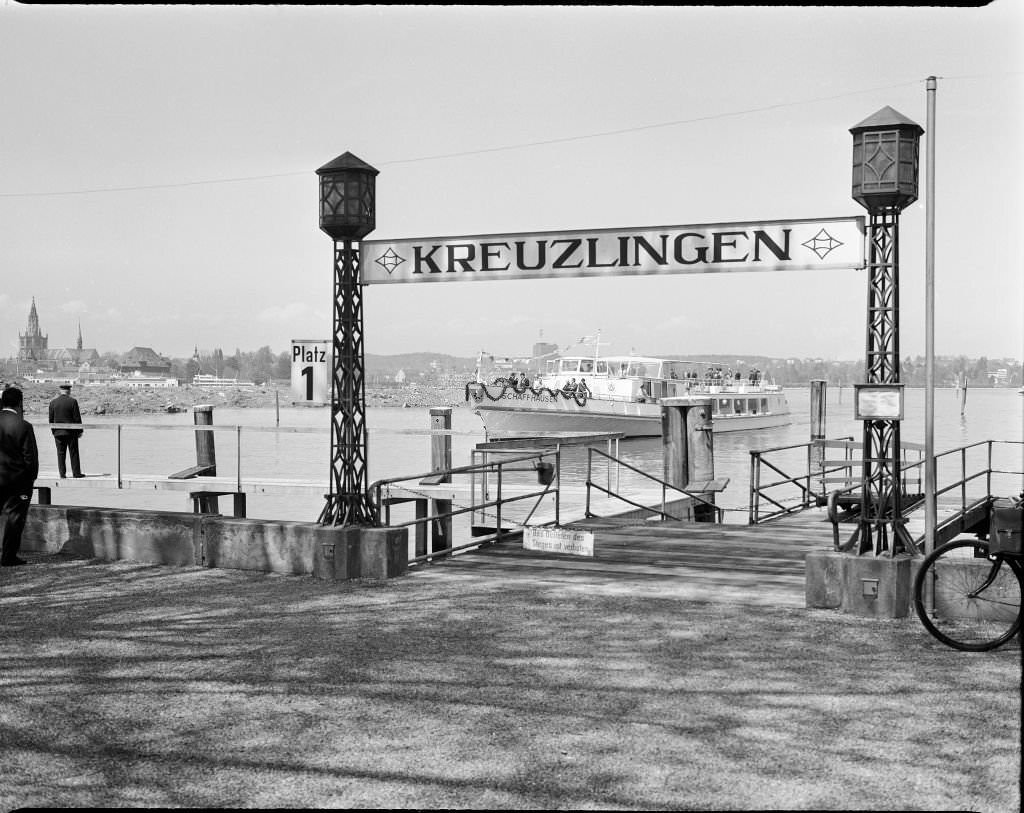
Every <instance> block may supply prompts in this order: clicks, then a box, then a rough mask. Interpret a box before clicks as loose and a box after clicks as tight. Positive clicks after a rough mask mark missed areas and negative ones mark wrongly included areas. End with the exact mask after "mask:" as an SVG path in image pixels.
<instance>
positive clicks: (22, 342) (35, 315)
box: [17, 297, 100, 378]
mask: <svg viewBox="0 0 1024 813" xmlns="http://www.w3.org/2000/svg"><path fill="white" fill-rule="evenodd" d="M17 361H18V366H19V367H22V366H24V367H25V368H28V369H32V370H34V371H43V372H57V373H66V372H73V371H76V370H79V369H81V368H82V367H83V365H87V366H88V367H96V366H97V365H98V364H99V361H100V354H99V352H97V351H96V349H95V348H92V347H83V343H82V323H81V322H79V323H78V341H77V343H76V345H75V346H74V347H50V346H49V336H48V335H47V334H45V333H43V331H42V330H41V329H40V327H39V312H38V311H37V310H36V300H35V297H32V307H31V308H29V312H28V326H27V327H26V329H25V332H24V333H19V334H18V358H17ZM64 377H65V378H66V376H64Z"/></svg>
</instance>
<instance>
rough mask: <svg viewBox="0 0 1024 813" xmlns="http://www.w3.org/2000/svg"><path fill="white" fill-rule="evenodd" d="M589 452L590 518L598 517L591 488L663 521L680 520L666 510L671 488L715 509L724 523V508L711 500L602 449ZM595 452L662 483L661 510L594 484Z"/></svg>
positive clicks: (588, 513) (718, 517)
mask: <svg viewBox="0 0 1024 813" xmlns="http://www.w3.org/2000/svg"><path fill="white" fill-rule="evenodd" d="M587 451H588V452H589V454H588V456H587V482H586V487H587V505H586V509H585V513H586V515H587V516H588V517H595V516H597V515H596V514H593V513H591V511H590V489H591V488H596V489H597V490H598V491H601V492H603V493H605V494H607V495H608V496H609V497H614V498H615V499H617V500H621V501H622V502H624V503H628V504H629V505H632V506H634V507H636V508H642V509H644V510H647V511H650V512H651V513H654V514H658V515H659V516H661V518H662V519H671V520H678V519H679V518H678V517H673V516H672V515H671V514H668V513H667V512H666V511H665V510H664V509H665V493H666V489H669V488H671V489H672V490H673V491H677V492H679V493H680V494H684V495H686V496H687V497H690V498H692V499H694V500H696V501H697V502H699V503H702V504H703V505H709V506H711V507H712V508H713V509H714V511H715V517H716V520H717V521H718V522H721V521H722V517H723V516H724V515H725V509H724V508H721V507H720V506H718V505H716V504H715V503H713V502H711V501H710V500H706V499H704V498H703V497H702V496H701V495H700V494H698V493H695V492H692V491H687V490H686V489H684V488H679V487H678V486H674V485H672V484H671V483H666V482H665V481H664V480H660V479H658V478H657V477H655V476H653V475H651V474H648V473H647V472H645V471H642V470H641V469H638V468H636V467H635V466H631V465H630V464H629V463H626V462H625V461H623V460H620V459H618V458H617V457H614V456H612V455H610V454H607V453H606V452H602V451H601V450H600V449H594V448H588V449H587ZM595 452H596V453H597V454H599V455H601V456H602V457H604V458H607V459H608V460H609V461H610V462H613V463H616V464H617V465H620V466H625V467H626V468H627V469H629V470H630V471H633V472H636V473H637V474H639V475H641V476H642V477H645V478H646V479H648V480H653V481H654V482H656V483H660V484H661V510H658V509H656V508H652V507H651V506H649V505H641V504H640V503H636V502H633V501H632V500H629V499H626V498H625V497H623V496H622V495H621V494H618V493H616V492H613V491H611V490H610V489H608V488H602V487H601V486H599V485H597V483H595V482H593V481H592V480H591V477H590V475H591V473H592V471H593V455H594V453H595Z"/></svg>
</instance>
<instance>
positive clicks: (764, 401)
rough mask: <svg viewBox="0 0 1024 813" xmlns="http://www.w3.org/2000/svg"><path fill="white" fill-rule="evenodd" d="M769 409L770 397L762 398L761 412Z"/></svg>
mask: <svg viewBox="0 0 1024 813" xmlns="http://www.w3.org/2000/svg"><path fill="white" fill-rule="evenodd" d="M767 411H768V399H767V398H762V399H761V412H767Z"/></svg>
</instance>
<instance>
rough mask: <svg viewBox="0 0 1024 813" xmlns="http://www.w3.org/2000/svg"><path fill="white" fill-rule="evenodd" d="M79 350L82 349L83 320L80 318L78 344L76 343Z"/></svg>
mask: <svg viewBox="0 0 1024 813" xmlns="http://www.w3.org/2000/svg"><path fill="white" fill-rule="evenodd" d="M75 347H76V348H77V349H78V350H81V349H82V320H81V319H79V320H78V344H76V345H75Z"/></svg>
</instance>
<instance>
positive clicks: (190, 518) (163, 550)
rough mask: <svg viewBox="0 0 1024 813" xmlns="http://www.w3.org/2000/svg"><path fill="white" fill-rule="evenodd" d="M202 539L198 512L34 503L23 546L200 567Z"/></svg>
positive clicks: (27, 549)
mask: <svg viewBox="0 0 1024 813" xmlns="http://www.w3.org/2000/svg"><path fill="white" fill-rule="evenodd" d="M198 539H199V518H198V517H197V516H195V515H194V514H186V513H182V512H175V511H141V510H140V511H134V510H127V509H111V508H91V507H79V506H71V505H33V506H32V507H31V508H30V509H29V520H28V523H27V525H26V528H25V535H24V537H23V541H22V547H23V549H24V550H26V551H40V552H46V553H68V554H74V555H78V556H89V557H93V558H96V559H103V560H106V561H111V562H113V561H117V560H119V559H127V560H130V561H135V562H150V563H153V564H162V565H177V566H182V565H194V564H196V562H197V546H198Z"/></svg>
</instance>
